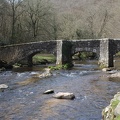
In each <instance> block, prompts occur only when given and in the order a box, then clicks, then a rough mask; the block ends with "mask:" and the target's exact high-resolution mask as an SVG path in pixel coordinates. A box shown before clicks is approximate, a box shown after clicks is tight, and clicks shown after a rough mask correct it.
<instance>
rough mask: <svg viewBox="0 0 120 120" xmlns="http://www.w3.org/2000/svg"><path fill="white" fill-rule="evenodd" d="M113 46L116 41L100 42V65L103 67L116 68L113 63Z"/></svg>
mask: <svg viewBox="0 0 120 120" xmlns="http://www.w3.org/2000/svg"><path fill="white" fill-rule="evenodd" d="M113 46H114V41H113V40H112V39H104V40H101V41H100V56H99V65H100V66H101V67H114V63H113V54H114V53H113V50H112V49H113Z"/></svg>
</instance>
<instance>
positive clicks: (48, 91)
mask: <svg viewBox="0 0 120 120" xmlns="http://www.w3.org/2000/svg"><path fill="white" fill-rule="evenodd" d="M52 93H54V90H53V89H50V90H46V91H45V92H44V93H43V94H52Z"/></svg>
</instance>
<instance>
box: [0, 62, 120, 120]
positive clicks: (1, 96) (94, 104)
mask: <svg viewBox="0 0 120 120" xmlns="http://www.w3.org/2000/svg"><path fill="white" fill-rule="evenodd" d="M42 69H43V67H33V68H29V69H28V68H19V69H14V70H13V71H5V72H1V73H0V84H7V85H8V86H9V88H8V89H5V90H4V92H0V120H101V119H102V116H101V111H102V109H103V108H104V107H105V106H107V105H108V104H109V102H110V99H111V98H113V95H114V94H115V93H117V92H118V91H120V82H119V79H118V80H115V81H114V79H109V78H108V77H107V75H108V73H105V72H102V71H101V70H99V69H98V66H97V64H96V62H94V61H88V62H87V63H86V62H85V63H84V62H83V63H77V64H76V65H75V67H74V68H73V69H72V70H60V71H53V72H52V73H53V76H51V77H48V78H38V77H37V76H36V75H37V74H40V73H42V72H43V71H42ZM48 89H54V91H55V92H72V93H74V94H75V96H76V98H75V99H74V100H63V99H55V98H53V97H52V96H53V94H49V95H44V94H43V92H44V91H46V90H48Z"/></svg>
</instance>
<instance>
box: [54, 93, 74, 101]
mask: <svg viewBox="0 0 120 120" xmlns="http://www.w3.org/2000/svg"><path fill="white" fill-rule="evenodd" d="M53 97H54V98H57V99H70V100H73V99H74V98H75V95H74V94H73V93H69V92H58V93H56V94H55V95H53Z"/></svg>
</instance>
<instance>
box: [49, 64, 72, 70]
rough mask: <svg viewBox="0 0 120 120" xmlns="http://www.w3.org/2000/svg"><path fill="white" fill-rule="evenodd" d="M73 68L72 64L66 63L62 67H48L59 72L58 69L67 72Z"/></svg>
mask: <svg viewBox="0 0 120 120" xmlns="http://www.w3.org/2000/svg"><path fill="white" fill-rule="evenodd" d="M72 67H73V64H72V63H66V64H64V65H57V66H49V68H50V69H51V70H60V69H65V70H68V69H70V68H72Z"/></svg>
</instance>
